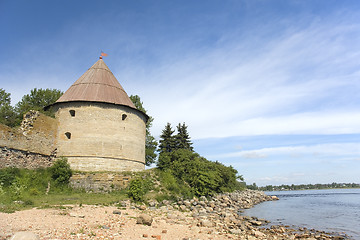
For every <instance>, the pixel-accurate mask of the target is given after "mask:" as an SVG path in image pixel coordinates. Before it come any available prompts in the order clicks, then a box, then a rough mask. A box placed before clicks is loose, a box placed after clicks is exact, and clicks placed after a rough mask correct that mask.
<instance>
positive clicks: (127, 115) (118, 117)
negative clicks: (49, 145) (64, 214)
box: [54, 102, 146, 172]
mask: <svg viewBox="0 0 360 240" xmlns="http://www.w3.org/2000/svg"><path fill="white" fill-rule="evenodd" d="M54 110H55V111H56V119H58V121H59V127H58V137H57V148H58V152H57V154H58V156H64V157H66V158H67V159H68V162H69V164H70V166H71V168H72V169H74V170H77V171H89V172H93V171H112V172H120V171H142V170H144V169H145V134H146V127H145V122H146V119H145V116H143V114H141V113H139V111H137V110H135V109H132V108H129V107H126V106H120V105H114V104H108V103H89V102H69V103H61V104H57V105H56V106H55V108H54Z"/></svg>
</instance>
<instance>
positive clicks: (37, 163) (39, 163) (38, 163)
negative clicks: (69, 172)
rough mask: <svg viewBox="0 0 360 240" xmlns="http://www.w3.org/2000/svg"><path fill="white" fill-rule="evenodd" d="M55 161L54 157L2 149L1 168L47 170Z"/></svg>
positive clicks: (0, 149)
mask: <svg viewBox="0 0 360 240" xmlns="http://www.w3.org/2000/svg"><path fill="white" fill-rule="evenodd" d="M54 159H55V157H54V156H48V155H42V154H39V153H32V152H26V151H22V150H16V149H8V148H6V147H0V168H6V167H16V168H27V169H36V168H46V167H50V166H51V165H52V163H53V161H54Z"/></svg>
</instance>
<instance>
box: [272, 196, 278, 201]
mask: <svg viewBox="0 0 360 240" xmlns="http://www.w3.org/2000/svg"><path fill="white" fill-rule="evenodd" d="M271 200H272V201H276V200H279V198H278V197H277V196H271Z"/></svg>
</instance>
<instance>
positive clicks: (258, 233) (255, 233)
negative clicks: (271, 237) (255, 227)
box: [253, 231, 266, 238]
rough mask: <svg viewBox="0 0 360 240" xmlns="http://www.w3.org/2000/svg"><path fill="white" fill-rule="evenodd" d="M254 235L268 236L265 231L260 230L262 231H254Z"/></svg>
mask: <svg viewBox="0 0 360 240" xmlns="http://www.w3.org/2000/svg"><path fill="white" fill-rule="evenodd" d="M253 235H254V236H255V237H257V238H259V237H265V236H266V234H265V233H263V232H260V231H254V232H253Z"/></svg>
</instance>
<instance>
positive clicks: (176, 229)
mask: <svg viewBox="0 0 360 240" xmlns="http://www.w3.org/2000/svg"><path fill="white" fill-rule="evenodd" d="M114 210H118V211H119V209H118V208H117V207H104V206H88V205H85V206H81V207H79V206H67V208H66V209H53V208H50V209H35V208H34V209H29V210H24V211H19V212H15V213H0V239H10V238H11V236H12V235H13V234H14V233H16V232H19V231H30V232H33V233H35V234H36V235H37V236H39V238H40V239H171V240H175V239H181V240H183V239H188V240H190V239H191V240H193V239H214V240H215V239H235V238H236V236H235V235H232V234H222V233H216V232H214V231H213V230H212V229H210V228H205V227H198V226H196V222H195V221H194V219H193V218H192V217H190V216H188V214H189V213H183V212H179V211H174V212H172V213H171V214H169V213H168V212H167V213H164V212H161V211H150V212H148V211H140V210H138V209H129V208H127V209H126V210H120V212H121V214H114V213H113V211H114ZM142 212H148V213H149V214H150V215H152V216H153V219H154V221H153V223H152V225H151V226H146V225H141V224H136V217H137V216H138V215H140V213H142Z"/></svg>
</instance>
